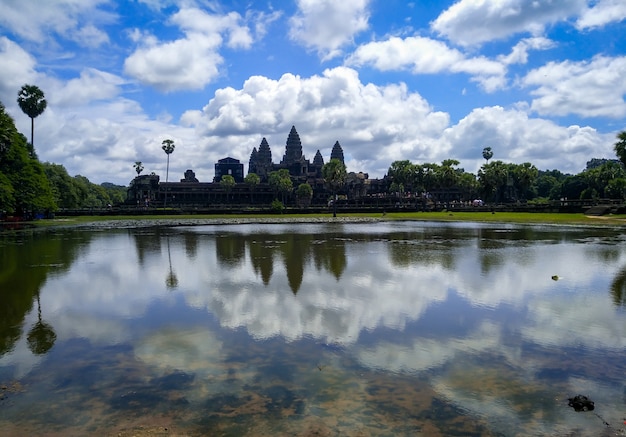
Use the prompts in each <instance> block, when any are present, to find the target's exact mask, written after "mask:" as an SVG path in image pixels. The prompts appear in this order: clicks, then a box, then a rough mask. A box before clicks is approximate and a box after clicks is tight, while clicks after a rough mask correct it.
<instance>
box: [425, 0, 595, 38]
mask: <svg viewBox="0 0 626 437" xmlns="http://www.w3.org/2000/svg"><path fill="white" fill-rule="evenodd" d="M585 5H586V1H585V0H561V1H558V2H557V1H550V2H548V1H539V2H530V1H526V0H500V1H488V0H479V1H475V0H460V1H458V2H457V3H455V4H453V5H452V6H450V8H448V9H447V10H445V11H444V12H443V13H442V14H441V15H439V17H437V18H436V19H435V20H434V21H433V22H432V23H431V27H432V30H433V31H435V32H437V33H438V34H439V35H442V36H444V37H446V38H448V39H449V40H450V41H452V42H453V43H455V44H459V45H462V46H471V45H478V44H481V43H484V42H487V41H493V40H498V39H503V38H506V37H508V36H510V35H514V34H517V33H529V34H531V35H533V36H540V34H541V33H542V32H543V30H544V29H545V27H546V26H547V25H549V24H553V23H556V22H559V21H564V20H566V19H568V18H569V17H572V16H575V15H577V14H578V13H580V11H582V10H583V8H584V7H585Z"/></svg>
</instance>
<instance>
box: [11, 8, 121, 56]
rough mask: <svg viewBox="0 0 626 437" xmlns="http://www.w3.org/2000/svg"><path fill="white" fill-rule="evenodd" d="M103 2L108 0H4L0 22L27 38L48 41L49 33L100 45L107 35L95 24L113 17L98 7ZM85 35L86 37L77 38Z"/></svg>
mask: <svg viewBox="0 0 626 437" xmlns="http://www.w3.org/2000/svg"><path fill="white" fill-rule="evenodd" d="M107 3H109V2H108V0H91V1H80V0H58V1H53V2H41V1H39V0H6V1H3V2H2V14H0V25H1V26H3V27H6V28H8V29H10V30H11V31H12V32H14V33H15V34H17V35H19V36H20V37H22V38H24V39H26V40H30V41H45V40H49V39H50V38H51V35H50V34H51V33H53V34H54V35H56V36H58V37H62V38H68V37H69V38H70V39H74V40H76V41H77V42H79V43H81V42H87V43H90V44H94V43H97V44H101V43H103V42H105V41H106V40H107V38H106V34H104V33H103V32H101V31H100V30H98V29H97V25H98V24H106V23H110V22H112V21H113V20H114V19H115V15H114V14H113V13H110V12H106V10H105V9H103V8H102V7H101V6H103V5H106V4H107ZM85 22H87V23H88V24H87V25H85V24H84V23H85ZM85 36H87V37H88V38H86V39H81V37H85ZM88 45H89V44H88Z"/></svg>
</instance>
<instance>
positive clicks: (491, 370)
mask: <svg viewBox="0 0 626 437" xmlns="http://www.w3.org/2000/svg"><path fill="white" fill-rule="evenodd" d="M625 243H626V234H625V233H624V232H623V229H619V228H600V227H599V228H589V227H555V226H522V225H508V224H477V223H428V222H374V223H315V224H288V223H281V224H236V225H235V224H233V225H206V226H188V227H184V226H179V227H153V228H129V229H106V230H103V229H101V230H93V229H92V230H80V229H69V228H68V229H53V230H48V231H37V232H35V231H24V232H19V233H5V234H0V260H1V267H0V269H1V270H0V434H2V435H20V436H21V435H63V436H71V435H115V436H126V435H128V436H130V435H192V436H196V435H216V436H244V435H250V436H259V435H265V436H309V435H318V436H401V435H407V436H409V435H410V436H415V435H427V436H437V435H440V436H452V435H464V436H472V435H475V436H490V435H525V436H528V435H553V436H554V435H562V436H565V435H568V436H577V435H580V436H588V435H594V436H598V435H600V436H602V435H622V434H623V433H624V429H625V428H626V425H625V421H626V416H625V415H626V380H625V378H624V375H626V355H625V354H624V351H625V348H626V311H625V309H626V244H625ZM576 395H584V396H588V397H589V398H590V399H591V400H593V402H594V403H595V409H594V410H593V411H581V412H577V411H575V410H574V409H573V408H571V407H570V406H568V398H571V397H573V396H576Z"/></svg>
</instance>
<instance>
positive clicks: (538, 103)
mask: <svg viewBox="0 0 626 437" xmlns="http://www.w3.org/2000/svg"><path fill="white" fill-rule="evenodd" d="M521 85H522V86H525V87H530V88H534V89H533V90H532V91H531V94H532V95H533V96H536V98H534V99H533V100H532V104H531V109H532V110H533V111H535V112H537V113H538V114H541V115H552V116H554V115H557V116H562V115H568V114H577V115H580V116H583V117H609V118H616V119H619V118H623V117H624V116H625V115H626V101H624V95H625V94H626V57H623V56H622V57H616V58H612V57H607V56H596V57H594V58H593V59H592V60H590V61H581V62H573V61H564V62H550V63H548V64H546V65H544V66H542V67H539V68H537V69H534V70H532V71H530V72H529V73H528V74H527V75H526V76H525V77H524V78H523V79H522V80H521Z"/></svg>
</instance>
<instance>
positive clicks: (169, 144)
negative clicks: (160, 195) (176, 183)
mask: <svg viewBox="0 0 626 437" xmlns="http://www.w3.org/2000/svg"><path fill="white" fill-rule="evenodd" d="M162 144H163V145H162V146H161V149H163V151H164V152H165V154H166V155H167V168H166V170H165V182H167V180H168V178H169V175H170V155H171V154H172V153H173V152H174V149H175V148H176V146H175V145H174V141H172V140H170V139H167V140H163V143H162ZM166 206H167V187H165V200H164V201H163V207H166Z"/></svg>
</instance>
